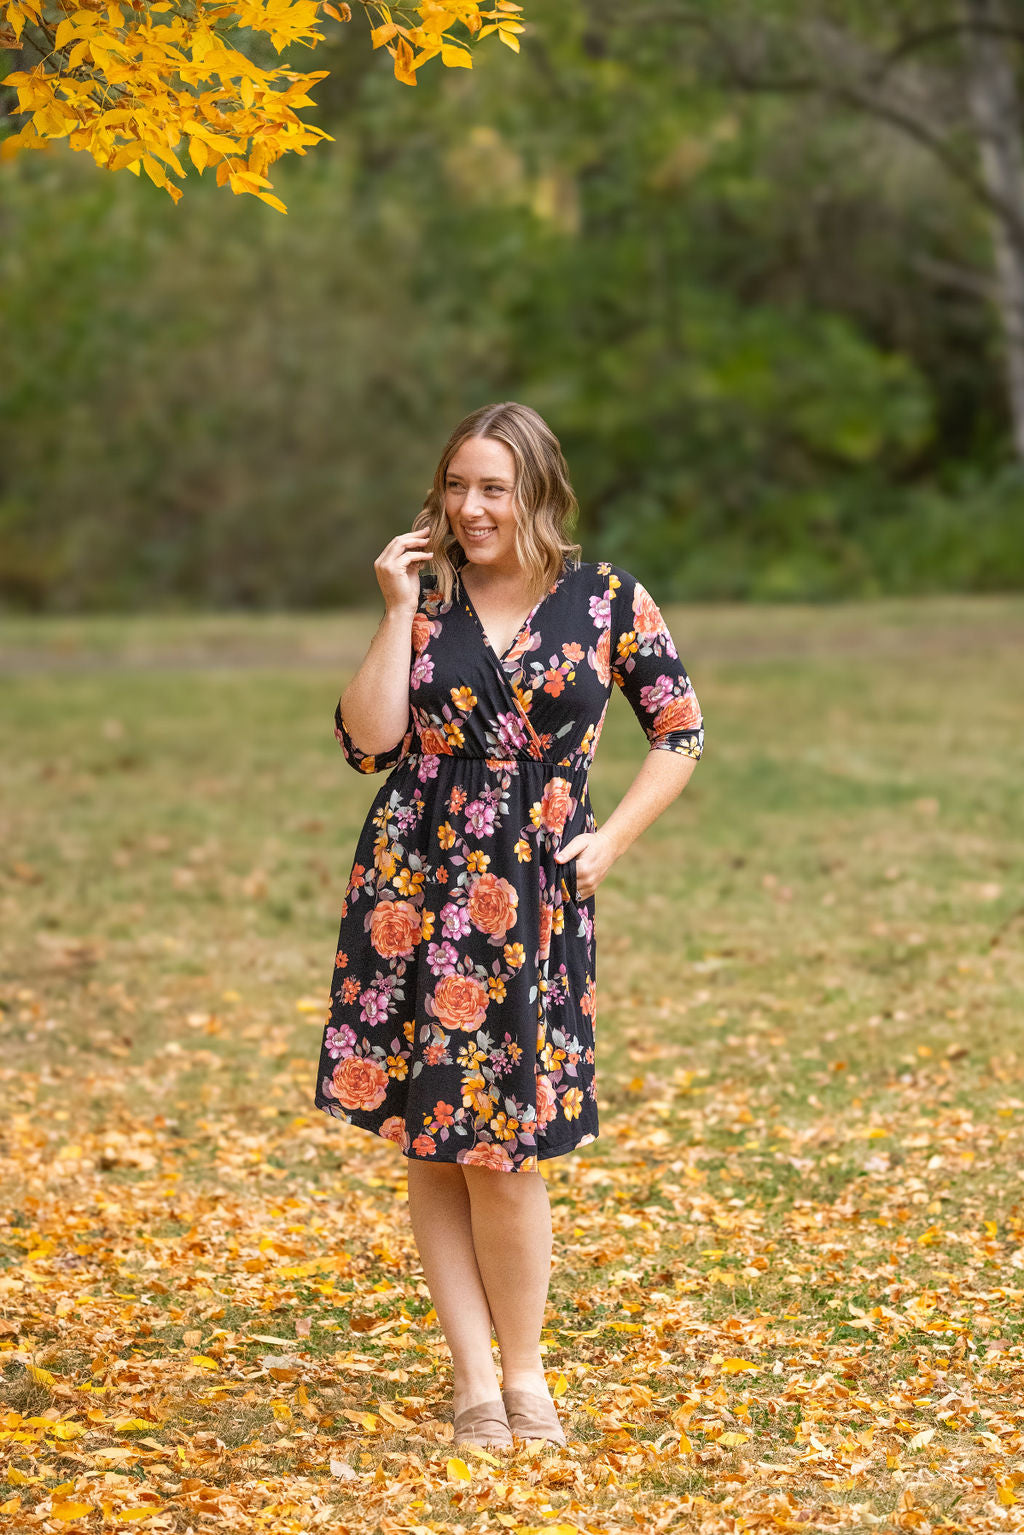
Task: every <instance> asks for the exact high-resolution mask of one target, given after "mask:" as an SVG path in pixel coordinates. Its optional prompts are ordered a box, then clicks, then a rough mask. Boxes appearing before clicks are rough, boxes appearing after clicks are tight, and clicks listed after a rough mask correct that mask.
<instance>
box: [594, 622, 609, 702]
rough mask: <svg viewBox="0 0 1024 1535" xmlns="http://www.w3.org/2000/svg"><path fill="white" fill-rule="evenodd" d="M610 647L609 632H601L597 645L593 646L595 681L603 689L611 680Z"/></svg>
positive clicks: (605, 630)
mask: <svg viewBox="0 0 1024 1535" xmlns="http://www.w3.org/2000/svg"><path fill="white" fill-rule="evenodd" d="M611 645H612V635H611V630H610V629H604V630H602V632H601V638H600V639H599V640H598V642H597V644H596V645H595V646H594V670H595V671H596V673H597V680H598V682H599V683H600V684H601V686H602V687H605V688H606V687H607V686H608V684H609V682H611V680H612V668H611V662H610V659H609V657H610V653H611Z"/></svg>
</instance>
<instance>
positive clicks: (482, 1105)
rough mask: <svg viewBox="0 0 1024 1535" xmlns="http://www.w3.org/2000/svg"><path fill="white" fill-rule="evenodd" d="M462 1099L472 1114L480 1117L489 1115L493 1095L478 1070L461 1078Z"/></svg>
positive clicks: (492, 1106) (483, 1117)
mask: <svg viewBox="0 0 1024 1535" xmlns="http://www.w3.org/2000/svg"><path fill="white" fill-rule="evenodd" d="M462 1101H463V1103H464V1104H465V1106H466V1107H467V1108H469V1109H472V1110H473V1113H474V1114H478V1115H480V1117H481V1118H482V1119H488V1118H489V1117H490V1113H491V1110H492V1109H493V1108H494V1097H493V1095H492V1094H491V1093H490V1092H488V1090H487V1083H486V1082H485V1081H484V1079H483V1077H482V1076H481V1075H480V1073H479V1072H476V1073H474V1074H473V1075H472V1076H468V1077H463V1079H462Z"/></svg>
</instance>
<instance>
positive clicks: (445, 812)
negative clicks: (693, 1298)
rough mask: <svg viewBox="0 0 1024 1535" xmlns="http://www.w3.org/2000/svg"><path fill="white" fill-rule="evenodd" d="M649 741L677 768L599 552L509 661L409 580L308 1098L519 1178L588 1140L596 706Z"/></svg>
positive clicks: (553, 598) (338, 1115)
mask: <svg viewBox="0 0 1024 1535" xmlns="http://www.w3.org/2000/svg"><path fill="white" fill-rule="evenodd" d="M612 683H615V684H616V685H617V686H618V687H619V688H620V689H621V690H622V692H623V693H624V694H625V696H626V698H627V700H628V701H629V704H630V706H631V707H632V709H633V711H634V713H635V714H636V717H637V719H638V720H639V721H640V724H641V726H642V727H643V729H644V731H645V733H646V736H647V739H648V742H649V746H650V749H651V750H661V751H673V752H680V753H682V755H684V756H687V757H699V756H700V754H701V750H702V748H703V740H704V732H703V723H702V719H701V711H700V706H699V705H698V702H697V698H696V696H695V694H694V691H693V688H692V687H691V685H690V680H689V677H688V676H687V674H686V671H685V669H684V667H683V663H682V661H681V660H680V659H679V656H678V653H677V651H676V647H675V645H674V643H673V641H672V636H671V635H670V633H669V631H668V629H667V627H666V625H665V621H664V619H663V618H662V615H661V613H660V611H659V609H658V607H657V604H656V603H655V601H654V599H653V598H652V597H651V595H650V593H649V592H648V591H647V590H646V589H645V588H644V587H643V586H642V585H641V583H640V582H639V581H638V580H636V579H635V577H633V576H631V575H630V574H629V572H628V571H626V570H623V569H621V568H620V567H618V566H616V565H611V564H609V563H608V562H606V561H600V562H597V563H590V562H587V561H581V562H579V563H578V564H566V565H565V566H564V567H563V569H562V573H561V574H560V575H559V576H558V577H557V579H556V580H555V581H554V583H553V584H552V585H551V586H550V587H549V588H548V590H547V591H546V592H545V593H544V595H543V596H542V597H541V599H540V601H539V602H538V603H537V604H536V605H535V607H534V609H533V611H532V612H531V613H530V614H529V616H528V617H527V618H526V620H525V621H524V623H523V625H522V627H521V628H520V630H519V632H518V633H517V634H516V636H515V638H514V639H513V641H512V643H511V645H510V646H509V648H508V649H507V650H506V651H505V652H504V654H503V655H500V656H499V655H497V654H496V652H495V651H494V650H493V649H492V648H491V646H490V644H489V642H488V640H487V636H486V633H485V631H484V628H483V625H482V623H481V621H480V619H479V617H478V615H477V612H476V609H475V608H474V606H473V604H472V602H471V600H470V598H469V595H468V593H467V592H466V589H465V585H464V583H463V582H462V581H461V580H459V581H458V582H457V584H456V588H455V592H454V594H453V597H452V600H451V601H450V602H447V603H445V602H443V601H442V598H441V594H440V592H439V591H437V590H436V588H435V584H434V577H433V576H432V574H431V573H430V571H429V570H421V571H420V599H419V605H418V609H417V612H416V615H415V618H414V619H413V624H412V645H411V651H410V672H409V718H408V724H407V729H406V732H405V735H404V736H403V738H402V740H401V741H400V742H399V743H398V745H397V746H395V747H394V748H393V749H391V750H390V751H388V752H385V753H380V754H377V755H370V754H368V753H366V752H362V751H360V749H359V748H358V747H357V746H356V744H355V742H354V741H353V740H352V738H351V736H350V735H349V732H348V728H347V726H346V723H345V720H344V719H343V718H342V714H341V706H340V703H339V705H338V706H337V708H336V710H335V716H334V733H335V736H336V737H337V740H338V742H339V744H340V746H341V749H342V751H343V752H344V754H345V757H346V759H347V761H348V762H349V763H350V764H351V765H352V766H353V767H354V768H356V769H357V770H358V771H359V772H362V773H374V772H377V771H379V770H380V769H383V768H390V769H391V771H390V773H389V774H388V776H387V778H386V779H385V780H384V782H383V783H382V785H381V787H380V788H379V789H378V791H377V794H376V796H375V798H374V800H373V803H372V805H371V806H370V810H369V813H368V815H367V818H366V822H365V824H364V826H363V829H362V832H361V834H360V836H359V840H358V844H357V847H356V852H355V861H354V863H353V866H352V872H351V875H350V876H349V881H348V886H347V888H346V891H345V898H344V901H343V904H342V908H341V931H340V933H339V937H338V946H337V953H336V955H335V961H334V974H333V976H332V981H331V997H330V1003H329V1011H328V1015H327V1021H326V1025H325V1028H324V1035H323V1044H322V1048H321V1053H320V1063H319V1069H318V1072H317V1083H316V1099H315V1101H316V1105H317V1107H318V1108H320V1109H322V1110H323V1111H324V1112H325V1113H327V1114H331V1115H333V1116H334V1118H335V1119H341V1120H344V1121H346V1122H347V1123H348V1124H352V1125H358V1126H361V1127H362V1128H363V1129H364V1130H371V1131H373V1132H374V1133H375V1134H377V1135H380V1136H383V1137H385V1138H386V1139H387V1140H390V1141H394V1142H395V1143H396V1145H397V1146H399V1148H400V1149H401V1151H402V1152H403V1154H404V1155H405V1156H406V1157H410V1158H416V1159H423V1160H425V1161H433V1162H465V1163H477V1164H480V1165H482V1166H484V1167H489V1168H495V1169H499V1170H502V1171H508V1172H520V1171H529V1170H533V1169H535V1168H536V1166H537V1162H538V1160H539V1159H541V1158H545V1157H556V1156H561V1155H563V1154H564V1153H566V1152H568V1151H571V1150H573V1149H574V1148H575V1147H577V1146H584V1145H586V1144H587V1143H588V1142H590V1141H593V1140H595V1139H596V1137H597V1134H598V1118H597V1100H596V1076H595V1060H594V1042H595V1022H596V1018H597V993H596V988H595V979H596V941H595V929H594V918H595V897H594V896H593V895H590V896H588V897H587V898H586V899H585V900H581V899H579V896H578V894H577V890H576V879H575V864H576V860H575V858H573V859H571V860H569V861H568V862H566V863H564V864H561V865H559V864H557V863H556V862H555V854H556V853H557V852H558V850H559V848H560V847H561V846H562V844H563V843H564V842H568V841H569V840H570V839H571V838H573V837H575V836H576V835H577V833H579V832H584V831H589V832H592V831H596V830H597V823H596V821H595V819H594V814H593V810H592V809H591V804H590V793H589V787H588V775H589V772H590V765H591V763H592V762H593V760H594V753H595V752H596V750H597V743H598V739H599V738H600V735H601V727H602V725H603V723H604V718H605V713H606V711H607V708H608V703H609V699H610V697H611V689H612Z"/></svg>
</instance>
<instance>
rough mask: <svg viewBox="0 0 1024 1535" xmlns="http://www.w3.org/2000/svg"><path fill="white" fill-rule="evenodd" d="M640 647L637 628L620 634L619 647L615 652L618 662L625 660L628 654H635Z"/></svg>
mask: <svg viewBox="0 0 1024 1535" xmlns="http://www.w3.org/2000/svg"><path fill="white" fill-rule="evenodd" d="M639 649H640V646H639V645H638V644H637V639H636V631H635V630H633V629H630V631H629V633H628V634H620V635H619V644H618V649H617V650H616V653H615V660H616V663H618V662H619V661H624V660H625V659H626V657H627V656H631V655H635V654H636V652H637V651H638V650H639Z"/></svg>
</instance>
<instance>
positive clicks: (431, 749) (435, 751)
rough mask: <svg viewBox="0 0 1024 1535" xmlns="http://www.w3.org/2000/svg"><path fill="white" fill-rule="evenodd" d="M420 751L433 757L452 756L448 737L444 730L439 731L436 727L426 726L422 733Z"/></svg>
mask: <svg viewBox="0 0 1024 1535" xmlns="http://www.w3.org/2000/svg"><path fill="white" fill-rule="evenodd" d="M420 751H423V752H426V753H427V754H428V756H431V757H450V756H451V755H452V749H451V746H450V745H449V743H448V737H447V736H446V735H445V733H444V731H443V730H438V729H437V727H436V725H424V727H423V729H422V730H421V731H420Z"/></svg>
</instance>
